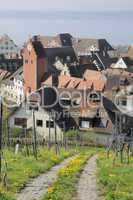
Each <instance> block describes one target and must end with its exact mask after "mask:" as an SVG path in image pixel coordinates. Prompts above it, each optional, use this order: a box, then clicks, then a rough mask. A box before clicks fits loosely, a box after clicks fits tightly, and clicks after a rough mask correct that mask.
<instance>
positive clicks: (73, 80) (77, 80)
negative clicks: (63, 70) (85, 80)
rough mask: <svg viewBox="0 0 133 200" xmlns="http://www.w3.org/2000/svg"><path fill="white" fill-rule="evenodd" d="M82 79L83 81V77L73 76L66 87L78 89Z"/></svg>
mask: <svg viewBox="0 0 133 200" xmlns="http://www.w3.org/2000/svg"><path fill="white" fill-rule="evenodd" d="M81 81H82V79H81V78H75V77H71V80H70V82H69V84H68V85H67V87H66V88H67V89H76V88H77V87H78V85H79V84H80V82H81Z"/></svg>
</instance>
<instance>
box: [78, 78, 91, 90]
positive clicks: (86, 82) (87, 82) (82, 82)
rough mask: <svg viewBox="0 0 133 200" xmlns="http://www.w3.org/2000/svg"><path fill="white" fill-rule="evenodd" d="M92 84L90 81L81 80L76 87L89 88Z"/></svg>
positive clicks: (80, 88)
mask: <svg viewBox="0 0 133 200" xmlns="http://www.w3.org/2000/svg"><path fill="white" fill-rule="evenodd" d="M92 85H93V83H92V81H86V80H82V81H80V83H79V85H78V87H77V89H79V90H85V89H91V88H92Z"/></svg>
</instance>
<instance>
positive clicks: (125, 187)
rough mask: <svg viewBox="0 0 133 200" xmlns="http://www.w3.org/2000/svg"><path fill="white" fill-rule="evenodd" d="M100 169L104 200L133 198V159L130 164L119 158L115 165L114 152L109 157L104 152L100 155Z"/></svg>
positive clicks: (132, 199)
mask: <svg viewBox="0 0 133 200" xmlns="http://www.w3.org/2000/svg"><path fill="white" fill-rule="evenodd" d="M98 169H99V170H98V171H99V172H98V182H99V184H100V185H101V188H102V189H101V190H102V194H103V200H133V159H132V160H131V163H130V164H129V165H128V164H121V163H120V161H118V160H117V162H116V164H115V165H113V154H112V155H110V159H107V155H106V153H104V152H103V153H100V155H99V160H98Z"/></svg>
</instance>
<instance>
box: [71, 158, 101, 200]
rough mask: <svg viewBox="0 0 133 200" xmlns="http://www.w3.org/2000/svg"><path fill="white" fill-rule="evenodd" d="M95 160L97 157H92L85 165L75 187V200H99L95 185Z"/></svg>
mask: <svg viewBox="0 0 133 200" xmlns="http://www.w3.org/2000/svg"><path fill="white" fill-rule="evenodd" d="M96 160H97V156H93V157H91V158H90V159H89V160H88V162H87V164H86V165H85V168H84V170H83V172H82V174H81V177H80V179H79V183H78V185H77V196H76V198H74V199H75V200H99V198H98V188H97V184H96Z"/></svg>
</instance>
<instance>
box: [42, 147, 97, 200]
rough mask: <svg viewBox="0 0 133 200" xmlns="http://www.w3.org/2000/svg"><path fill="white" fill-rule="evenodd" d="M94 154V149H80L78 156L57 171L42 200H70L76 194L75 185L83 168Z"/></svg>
mask: <svg viewBox="0 0 133 200" xmlns="http://www.w3.org/2000/svg"><path fill="white" fill-rule="evenodd" d="M94 153H95V150H94V149H93V150H92V149H90V148H82V149H80V152H79V154H78V156H77V157H76V158H75V159H74V160H73V161H70V162H69V163H68V165H67V166H66V167H63V168H62V169H61V170H60V171H59V173H58V179H57V181H56V182H55V183H54V184H53V185H52V186H51V187H49V189H48V192H47V194H46V195H45V196H44V198H43V200H72V199H73V197H74V196H75V193H76V183H77V182H78V179H79V176H80V174H81V171H82V169H83V166H84V164H85V163H86V161H87V160H88V158H89V157H90V156H91V155H92V154H94Z"/></svg>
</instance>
